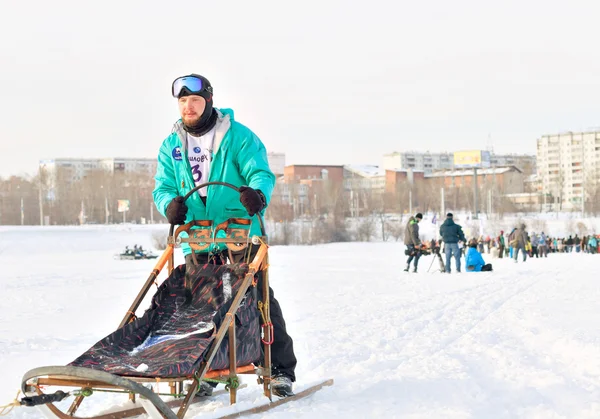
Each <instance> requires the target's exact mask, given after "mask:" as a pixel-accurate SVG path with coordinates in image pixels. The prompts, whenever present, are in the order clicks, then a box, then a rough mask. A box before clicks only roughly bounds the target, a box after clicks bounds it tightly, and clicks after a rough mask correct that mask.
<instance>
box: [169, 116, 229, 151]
mask: <svg viewBox="0 0 600 419" xmlns="http://www.w3.org/2000/svg"><path fill="white" fill-rule="evenodd" d="M215 110H216V111H217V123H216V125H215V138H214V142H213V151H212V153H213V155H214V154H217V151H218V150H219V146H220V145H221V142H222V141H223V138H225V135H226V134H227V131H229V128H231V118H230V117H229V115H227V114H224V113H222V112H221V111H220V110H218V109H215ZM171 132H175V133H177V136H178V137H179V141H180V142H181V153H182V154H183V153H185V152H187V133H186V132H185V130H184V129H183V122H182V121H181V119H179V120H178V121H177V122H175V124H174V125H173V129H172V131H171Z"/></svg>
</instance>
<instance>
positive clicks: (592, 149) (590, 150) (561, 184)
mask: <svg viewBox="0 0 600 419" xmlns="http://www.w3.org/2000/svg"><path fill="white" fill-rule="evenodd" d="M537 167H538V177H539V179H540V181H541V185H542V192H543V194H545V195H546V196H552V197H553V198H554V200H555V201H556V202H557V204H558V206H557V208H554V209H555V210H560V209H575V210H585V208H584V207H585V197H588V198H589V196H590V195H593V194H594V193H595V191H596V188H597V187H598V186H599V182H598V179H599V178H600V131H591V132H566V133H561V134H554V135H543V136H542V137H541V138H539V139H538V140H537Z"/></svg>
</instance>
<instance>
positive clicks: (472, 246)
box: [465, 239, 492, 272]
mask: <svg viewBox="0 0 600 419" xmlns="http://www.w3.org/2000/svg"><path fill="white" fill-rule="evenodd" d="M465 259H466V260H465V263H466V265H467V272H482V271H491V270H492V264H491V263H488V264H486V263H485V261H484V260H483V257H482V256H481V253H479V252H478V251H477V240H474V239H471V240H470V241H469V249H468V250H467V256H466V257H465Z"/></svg>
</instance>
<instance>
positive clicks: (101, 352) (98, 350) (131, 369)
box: [69, 263, 261, 378]
mask: <svg viewBox="0 0 600 419" xmlns="http://www.w3.org/2000/svg"><path fill="white" fill-rule="evenodd" d="M247 273H248V265H247V264H244V263H238V264H230V265H214V264H207V265H203V266H193V267H190V268H189V269H186V265H181V266H179V267H177V268H176V269H174V270H173V272H172V274H171V275H170V276H169V277H168V278H167V279H166V280H165V281H164V282H163V283H162V284H161V285H160V287H159V288H158V290H157V291H156V294H155V295H154V296H153V297H152V303H151V305H150V308H148V310H146V312H145V313H144V315H143V316H141V317H140V318H137V319H136V320H134V321H133V322H131V323H128V324H127V325H125V326H123V327H122V328H120V329H118V330H116V331H115V332H113V333H111V334H110V335H108V336H106V337H105V338H104V339H102V340H100V341H99V342H97V343H96V344H95V345H93V346H92V347H91V348H90V349H88V350H87V351H86V352H85V353H83V354H82V355H81V356H79V357H78V358H77V359H75V360H74V361H73V362H71V363H70V364H69V365H71V366H77V367H86V368H91V369H95V370H102V371H105V372H109V373H112V374H116V375H121V376H130V377H162V378H176V377H182V378H183V377H191V376H192V375H193V374H194V372H195V371H197V369H198V366H199V364H200V362H202V361H203V360H204V359H205V358H204V357H205V355H206V353H207V352H208V348H209V345H210V343H211V342H212V341H213V340H214V338H215V334H216V331H217V329H218V328H219V326H220V325H221V323H222V319H223V318H224V316H225V314H226V313H227V310H228V309H229V307H230V306H231V303H232V301H233V298H234V297H235V295H236V293H237V291H238V290H239V288H240V286H241V285H242V282H243V280H244V277H245V275H246V274H247ZM186 277H187V278H188V281H189V283H190V284H191V287H190V290H191V293H190V290H187V289H186V287H185V279H186ZM253 290H255V289H254V288H252V287H251V288H250V289H249V291H248V292H247V293H246V295H245V297H244V299H243V301H242V303H241V304H240V307H239V309H238V312H237V313H236V339H237V350H236V355H237V366H242V365H248V364H251V363H254V362H256V361H258V360H259V359H260V356H261V340H260V327H259V312H258V310H257V301H256V296H255V295H256V293H255V292H253ZM228 347H229V342H228V339H223V342H222V344H221V346H220V347H219V350H218V351H217V354H216V355H215V357H214V359H213V361H212V363H211V366H210V368H211V369H212V370H217V369H226V368H229V357H228Z"/></svg>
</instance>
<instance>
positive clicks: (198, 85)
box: [171, 75, 212, 98]
mask: <svg viewBox="0 0 600 419" xmlns="http://www.w3.org/2000/svg"><path fill="white" fill-rule="evenodd" d="M204 92H207V93H208V94H209V95H210V94H212V86H211V85H210V83H209V82H208V80H206V79H205V78H204V77H201V76H196V75H190V76H183V77H179V78H177V79H175V81H174V82H173V85H172V86H171V93H172V94H173V97H175V98H179V97H181V96H182V95H183V94H184V93H185V94H188V95H199V96H204V95H205V94H206V93H204ZM203 93H204V94H203Z"/></svg>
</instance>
